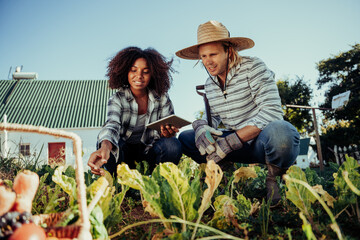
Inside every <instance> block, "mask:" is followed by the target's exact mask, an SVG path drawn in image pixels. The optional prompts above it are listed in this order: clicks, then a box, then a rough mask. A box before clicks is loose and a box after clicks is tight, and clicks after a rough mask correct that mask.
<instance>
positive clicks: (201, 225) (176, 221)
mask: <svg viewBox="0 0 360 240" xmlns="http://www.w3.org/2000/svg"><path fill="white" fill-rule="evenodd" d="M163 222H168V223H184V224H187V225H190V226H196V225H197V224H196V223H193V222H189V221H186V220H182V219H180V218H177V217H176V219H165V220H164V219H152V220H148V221H142V222H137V223H134V224H131V225H128V226H126V227H124V228H123V229H121V230H120V231H119V232H117V233H115V234H113V235H111V236H109V238H110V239H112V238H115V237H117V236H120V235H121V234H123V233H124V232H126V231H127V230H128V229H130V228H133V227H137V226H141V225H145V224H149V223H163ZM198 227H200V228H203V229H206V230H208V231H210V232H213V233H216V234H218V235H219V236H216V237H217V238H214V239H219V237H221V238H223V239H235V240H244V239H243V238H238V237H235V236H232V235H229V234H227V233H224V232H222V231H220V230H218V229H216V228H212V227H210V226H207V225H204V224H198ZM213 237H214V236H213Z"/></svg>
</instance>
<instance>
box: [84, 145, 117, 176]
mask: <svg viewBox="0 0 360 240" xmlns="http://www.w3.org/2000/svg"><path fill="white" fill-rule="evenodd" d="M111 149H112V144H111V142H109V141H107V140H104V141H103V142H101V148H99V149H98V150H96V151H95V152H93V153H92V154H91V155H90V158H89V161H88V166H89V167H90V168H91V172H92V173H93V174H96V175H104V173H105V172H104V170H103V169H101V166H102V165H104V164H105V163H107V161H108V159H109V158H110V151H111Z"/></svg>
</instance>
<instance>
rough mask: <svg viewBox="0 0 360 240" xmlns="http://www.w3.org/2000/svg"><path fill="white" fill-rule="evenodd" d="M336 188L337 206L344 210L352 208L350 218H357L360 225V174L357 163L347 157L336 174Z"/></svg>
mask: <svg viewBox="0 0 360 240" xmlns="http://www.w3.org/2000/svg"><path fill="white" fill-rule="evenodd" d="M334 186H335V189H336V192H337V194H338V200H337V202H336V203H337V204H339V206H341V207H343V208H344V209H345V208H347V207H348V206H351V207H350V209H351V210H350V216H351V217H352V216H357V221H358V223H360V209H359V190H358V189H359V188H360V173H359V164H358V163H357V161H356V160H355V159H354V158H352V157H349V156H347V155H346V161H345V162H344V163H343V164H342V165H341V166H340V167H339V170H338V171H337V173H334Z"/></svg>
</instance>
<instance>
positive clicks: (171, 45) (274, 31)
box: [0, 0, 360, 121]
mask: <svg viewBox="0 0 360 240" xmlns="http://www.w3.org/2000/svg"><path fill="white" fill-rule="evenodd" d="M359 13H360V1H358V0H341V1H340V0H338V1H335V0H316V1H310V0H302V1H292V0H286V1H285V0H277V1H276V0H273V1H270V0H253V1H248V0H246V1H243V0H223V1H219V0H191V1H190V0H183V1H171V0H153V1H149V0H131V1H130V0H129V1H121V0H103V1H95V0H76V1H70V0H62V1H55V0H31V1H29V0H0V79H11V77H12V75H11V74H12V73H13V72H14V71H15V68H16V66H23V68H22V71H23V72H36V73H38V79H39V80H79V79H83V80H88V79H95V80H96V79H106V70H107V64H108V62H109V60H110V59H111V57H113V56H114V55H115V54H116V53H117V52H118V51H120V50H121V49H123V48H125V47H128V46H138V47H141V48H148V47H152V48H155V49H156V50H158V51H159V52H160V53H161V54H163V55H164V56H165V57H167V58H168V59H171V58H173V59H174V63H173V67H174V69H175V70H176V71H177V72H176V73H174V74H173V75H172V76H173V85H172V87H171V89H170V91H169V94H170V98H171V99H172V101H173V104H174V107H175V113H176V114H177V115H179V116H181V117H183V118H185V119H187V120H190V121H193V120H195V117H196V115H197V113H198V112H199V111H200V110H203V109H204V104H203V101H202V97H200V96H199V95H197V94H196V91H195V87H196V85H200V84H203V83H204V82H205V80H206V78H207V73H206V71H205V70H204V68H203V67H201V64H198V65H196V66H195V63H196V61H192V60H184V59H180V58H178V57H176V56H175V52H176V51H178V50H180V49H183V48H185V47H188V46H191V45H194V44H196V41H197V35H196V34H197V27H198V25H199V24H202V23H205V22H207V21H209V20H217V21H219V22H221V23H223V24H224V25H225V26H226V27H227V29H228V30H229V31H230V33H231V36H233V37H248V38H251V39H253V40H254V42H255V46H254V48H252V49H248V50H244V51H241V52H239V53H240V55H243V56H256V57H259V58H261V59H262V60H263V61H264V62H265V63H266V65H267V66H268V67H269V68H270V69H271V70H272V71H273V72H275V75H276V80H279V79H283V80H284V79H288V80H289V81H290V82H293V81H294V80H295V79H296V78H297V77H302V78H303V79H304V81H305V82H306V83H307V84H309V86H311V88H312V89H313V95H314V100H313V102H312V105H313V106H314V107H316V106H318V105H319V104H321V103H322V101H323V98H322V96H323V94H324V90H317V86H316V85H315V82H316V80H317V79H318V71H317V69H316V64H317V63H318V62H319V61H321V60H325V59H328V58H330V57H333V56H335V55H338V54H339V53H341V52H344V51H348V50H350V49H351V46H352V45H354V44H355V43H359V42H360V27H359V26H360V14H359ZM10 69H11V70H10ZM9 73H10V74H9Z"/></svg>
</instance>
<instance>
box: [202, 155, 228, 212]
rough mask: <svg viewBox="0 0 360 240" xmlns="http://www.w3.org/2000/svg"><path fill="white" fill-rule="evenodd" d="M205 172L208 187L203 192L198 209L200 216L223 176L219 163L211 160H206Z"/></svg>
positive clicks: (206, 207)
mask: <svg viewBox="0 0 360 240" xmlns="http://www.w3.org/2000/svg"><path fill="white" fill-rule="evenodd" d="M205 173H206V178H205V183H206V184H207V186H208V188H207V189H206V190H205V191H204V193H203V198H202V201H201V205H200V208H199V210H198V212H199V215H200V216H202V214H203V213H204V212H205V211H206V209H208V208H209V206H210V204H211V198H212V196H213V195H214V192H215V190H216V188H217V187H218V186H219V184H220V182H221V179H222V176H223V172H222V170H221V168H220V167H219V165H217V164H216V163H215V162H214V161H212V160H211V161H208V162H207V164H206V169H205Z"/></svg>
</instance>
